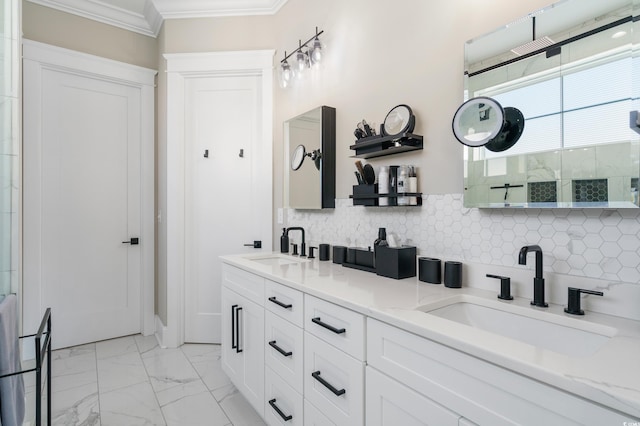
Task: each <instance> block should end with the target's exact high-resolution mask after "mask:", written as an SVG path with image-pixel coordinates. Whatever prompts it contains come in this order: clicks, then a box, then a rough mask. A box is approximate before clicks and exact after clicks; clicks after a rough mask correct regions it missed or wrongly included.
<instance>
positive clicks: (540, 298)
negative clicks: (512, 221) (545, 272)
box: [518, 245, 549, 308]
mask: <svg viewBox="0 0 640 426" xmlns="http://www.w3.org/2000/svg"><path fill="white" fill-rule="evenodd" d="M530 251H534V252H536V275H535V277H534V278H533V300H532V301H531V304H532V305H535V306H539V307H541V308H546V307H547V306H549V305H548V304H547V302H545V301H544V278H542V249H541V248H540V246H538V245H531V246H524V247H522V248H521V249H520V254H519V255H518V263H519V264H521V265H526V264H527V253H529V252H530Z"/></svg>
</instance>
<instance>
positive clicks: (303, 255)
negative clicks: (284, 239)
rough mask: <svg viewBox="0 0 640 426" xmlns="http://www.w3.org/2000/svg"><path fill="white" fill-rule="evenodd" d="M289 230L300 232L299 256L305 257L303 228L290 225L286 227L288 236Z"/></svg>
mask: <svg viewBox="0 0 640 426" xmlns="http://www.w3.org/2000/svg"><path fill="white" fill-rule="evenodd" d="M289 231H300V232H302V241H301V242H300V257H307V253H306V252H305V250H306V245H305V243H304V228H303V227H302V226H292V227H291V228H287V232H286V235H287V236H289Z"/></svg>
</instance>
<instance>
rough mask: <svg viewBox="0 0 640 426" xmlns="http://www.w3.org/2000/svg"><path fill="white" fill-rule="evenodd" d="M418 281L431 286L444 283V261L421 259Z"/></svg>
mask: <svg viewBox="0 0 640 426" xmlns="http://www.w3.org/2000/svg"><path fill="white" fill-rule="evenodd" d="M418 279H419V280H420V281H423V282H426V283H430V284H440V283H442V261H441V260H440V259H435V258H433V257H421V258H419V259H418Z"/></svg>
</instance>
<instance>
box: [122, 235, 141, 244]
mask: <svg viewBox="0 0 640 426" xmlns="http://www.w3.org/2000/svg"><path fill="white" fill-rule="evenodd" d="M122 244H131V245H132V246H137V245H138V244H140V238H137V237H134V238H131V239H130V240H129V241H123V242H122Z"/></svg>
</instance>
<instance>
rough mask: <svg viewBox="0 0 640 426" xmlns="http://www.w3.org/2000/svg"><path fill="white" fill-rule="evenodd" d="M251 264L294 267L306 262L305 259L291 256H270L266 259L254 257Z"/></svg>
mask: <svg viewBox="0 0 640 426" xmlns="http://www.w3.org/2000/svg"><path fill="white" fill-rule="evenodd" d="M250 260H252V261H253V262H256V263H260V264H262V265H273V266H283V265H294V264H298V263H303V262H307V259H305V258H295V257H291V256H284V255H282V256H273V255H270V256H268V257H256V258H252V259H250Z"/></svg>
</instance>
